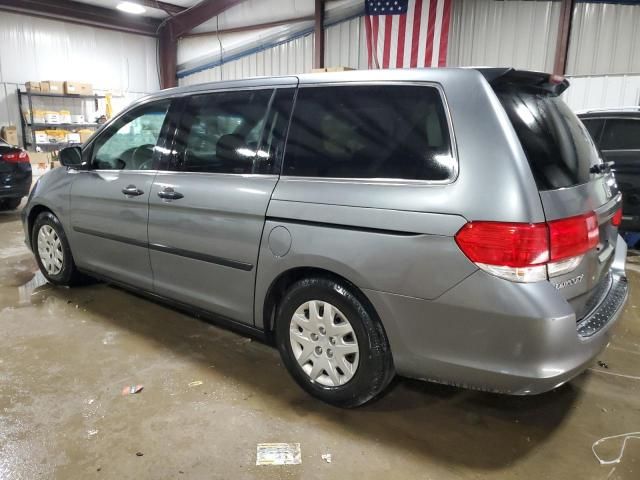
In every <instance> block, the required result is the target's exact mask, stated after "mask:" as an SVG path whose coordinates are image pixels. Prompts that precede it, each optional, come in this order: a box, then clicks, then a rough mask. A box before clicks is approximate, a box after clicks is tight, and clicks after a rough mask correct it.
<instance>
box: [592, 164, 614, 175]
mask: <svg viewBox="0 0 640 480" xmlns="http://www.w3.org/2000/svg"><path fill="white" fill-rule="evenodd" d="M612 167H613V162H602V163H598V164H597V165H594V166H592V167H591V168H590V169H589V173H609V172H610V171H611V168H612Z"/></svg>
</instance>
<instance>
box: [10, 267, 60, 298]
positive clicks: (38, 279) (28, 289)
mask: <svg viewBox="0 0 640 480" xmlns="http://www.w3.org/2000/svg"><path fill="white" fill-rule="evenodd" d="M50 288H53V285H51V284H50V283H49V282H47V279H46V278H44V275H43V274H42V272H41V271H40V270H38V271H37V272H36V273H35V274H34V275H33V278H32V279H31V280H29V281H28V282H27V283H25V284H24V285H21V286H19V287H18V306H20V307H23V306H25V305H31V304H33V303H34V297H36V296H37V295H38V294H40V293H41V292H43V291H45V290H49V289H50ZM35 303H38V302H35Z"/></svg>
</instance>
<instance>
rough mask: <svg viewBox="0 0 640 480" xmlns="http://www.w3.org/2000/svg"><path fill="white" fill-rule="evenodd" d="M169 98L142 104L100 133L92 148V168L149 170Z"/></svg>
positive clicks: (151, 166)
mask: <svg viewBox="0 0 640 480" xmlns="http://www.w3.org/2000/svg"><path fill="white" fill-rule="evenodd" d="M169 103H170V102H169V101H163V102H159V103H155V104H153V105H148V106H144V107H141V108H139V109H136V110H133V111H132V112H130V113H128V114H126V115H124V116H123V117H121V118H120V119H118V120H116V122H115V123H114V124H113V125H111V126H110V127H108V129H107V130H105V131H104V133H103V134H102V135H100V136H99V137H98V138H97V139H96V141H95V143H94V146H93V149H92V159H91V168H94V169H100V170H148V169H152V168H153V163H152V162H153V157H154V147H155V146H156V144H157V143H158V139H159V137H160V131H161V130H162V126H163V124H164V121H165V118H166V116H167V110H168V109H169Z"/></svg>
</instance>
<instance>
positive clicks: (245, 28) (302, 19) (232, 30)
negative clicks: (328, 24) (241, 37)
mask: <svg viewBox="0 0 640 480" xmlns="http://www.w3.org/2000/svg"><path fill="white" fill-rule="evenodd" d="M315 18H316V17H315V16H314V15H307V16H306V17H296V18H290V19H288V20H278V21H276V22H267V23H256V24H255V25H245V26H243V27H233V28H224V29H220V30H218V31H216V30H214V31H212V32H200V33H187V34H185V35H183V38H190V37H204V36H207V35H215V34H216V33H222V34H223V33H238V32H250V31H251V30H261V29H263V28H271V27H278V26H280V25H289V24H291V23H299V22H308V21H310V20H315Z"/></svg>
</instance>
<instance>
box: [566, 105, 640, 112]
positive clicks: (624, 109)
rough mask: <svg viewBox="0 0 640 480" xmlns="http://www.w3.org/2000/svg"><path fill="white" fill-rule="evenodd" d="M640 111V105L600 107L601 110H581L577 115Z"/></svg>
mask: <svg viewBox="0 0 640 480" xmlns="http://www.w3.org/2000/svg"><path fill="white" fill-rule="evenodd" d="M637 111H640V105H635V106H626V107H600V108H586V109H584V110H579V111H578V112H577V113H580V114H582V113H592V112H637Z"/></svg>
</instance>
